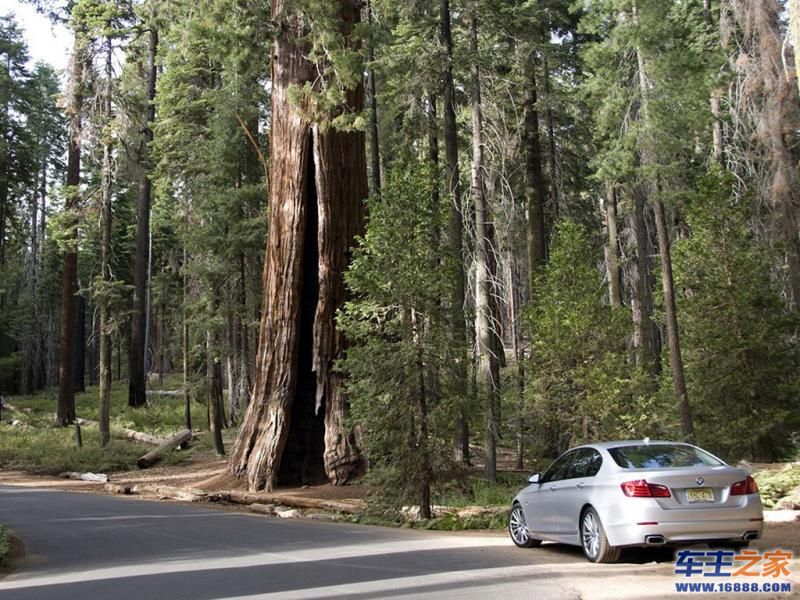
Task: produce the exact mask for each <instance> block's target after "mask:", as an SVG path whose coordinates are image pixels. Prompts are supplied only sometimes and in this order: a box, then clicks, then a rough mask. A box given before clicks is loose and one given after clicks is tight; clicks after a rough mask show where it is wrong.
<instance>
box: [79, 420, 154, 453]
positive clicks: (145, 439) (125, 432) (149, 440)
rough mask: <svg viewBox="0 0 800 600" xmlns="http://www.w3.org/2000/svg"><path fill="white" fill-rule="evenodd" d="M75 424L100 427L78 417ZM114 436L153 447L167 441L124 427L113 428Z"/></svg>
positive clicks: (95, 422)
mask: <svg viewBox="0 0 800 600" xmlns="http://www.w3.org/2000/svg"><path fill="white" fill-rule="evenodd" d="M75 422H76V423H77V424H78V425H81V426H86V425H98V426H99V425H100V424H99V423H98V422H97V421H92V420H90V419H81V418H80V417H79V418H77V419H75ZM114 434H116V435H119V436H121V437H124V438H125V439H128V440H133V441H134V442H142V443H143V444H152V445H153V446H160V445H161V444H164V443H165V442H166V441H167V438H163V437H159V436H157V435H151V434H149V433H144V432H142V431H134V430H133V429H126V428H125V427H114Z"/></svg>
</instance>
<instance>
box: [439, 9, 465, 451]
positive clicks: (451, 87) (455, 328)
mask: <svg viewBox="0 0 800 600" xmlns="http://www.w3.org/2000/svg"><path fill="white" fill-rule="evenodd" d="M439 38H440V42H441V44H442V47H443V48H444V51H445V55H444V61H445V62H444V68H443V70H442V79H443V88H444V89H443V103H444V151H445V160H446V163H447V164H446V171H445V172H446V176H447V192H448V195H449V204H450V210H449V213H448V219H447V245H448V246H449V249H450V257H451V260H452V261H453V266H454V272H455V277H454V278H453V287H452V295H451V298H450V310H451V311H452V316H451V326H450V327H451V336H452V344H453V348H455V349H456V350H455V352H456V358H455V360H454V361H453V365H452V369H451V373H450V377H451V387H452V389H453V390H458V392H456V393H457V395H458V396H459V397H461V398H462V403H461V406H460V407H459V414H458V418H457V421H456V427H455V432H454V434H455V435H454V448H453V450H454V456H455V460H456V462H459V463H462V464H467V463H469V422H468V418H467V409H466V404H467V395H466V383H467V358H466V348H467V326H466V321H465V319H464V293H465V292H464V288H465V276H464V249H463V242H462V232H463V229H464V217H463V215H462V212H461V179H460V175H459V172H458V130H457V128H456V105H455V102H456V100H455V84H454V83H453V35H452V31H451V27H450V0H440V2H439Z"/></svg>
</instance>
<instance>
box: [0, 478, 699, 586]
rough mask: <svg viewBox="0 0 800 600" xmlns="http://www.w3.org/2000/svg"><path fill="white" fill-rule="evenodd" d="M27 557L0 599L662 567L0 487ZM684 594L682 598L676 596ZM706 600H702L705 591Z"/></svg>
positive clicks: (618, 572)
mask: <svg viewBox="0 0 800 600" xmlns="http://www.w3.org/2000/svg"><path fill="white" fill-rule="evenodd" d="M0 523H4V524H6V525H7V526H8V527H10V528H11V529H12V530H13V531H14V532H15V533H16V534H17V535H18V536H19V537H20V538H22V540H23V541H24V543H25V546H26V551H27V554H26V557H25V558H24V559H23V560H22V561H21V563H20V564H19V565H18V567H17V568H16V570H15V571H13V572H12V573H11V574H9V575H8V576H6V577H5V578H2V579H0V600H25V599H30V600H50V599H52V600H71V599H76V600H161V599H164V600H182V599H186V600H212V599H219V598H248V599H250V598H268V599H273V598H275V599H281V600H291V599H295V598H302V599H305V598H356V599H373V598H415V599H416V598H458V599H459V600H469V599H472V598H536V599H537V600H540V599H541V600H547V599H549V598H558V599H561V598H573V599H577V598H614V599H621V598H648V597H650V598H663V597H665V596H669V595H670V591H674V588H673V583H672V582H673V575H672V570H671V568H670V565H669V564H668V563H666V562H662V563H651V564H643V563H645V562H649V561H651V560H652V558H651V557H649V556H646V557H645V558H644V559H643V560H642V559H637V558H634V560H633V561H625V560H624V559H623V563H622V564H617V565H592V564H589V563H587V562H586V560H585V559H584V558H583V555H582V554H581V552H580V550H579V549H577V548H572V547H567V546H558V545H548V544H545V545H544V546H543V547H542V548H537V549H532V550H521V549H517V548H516V547H514V546H513V545H512V544H511V542H510V540H509V539H508V537H507V536H497V535H494V536H492V535H476V534H458V533H434V532H427V531H412V530H405V529H388V528H380V527H364V526H357V525H349V524H341V523H330V522H323V521H311V520H305V519H297V520H295V519H278V518H272V517H264V516H256V515H250V514H245V513H238V512H232V511H224V510H219V509H213V508H208V507H204V506H197V505H185V504H175V503H167V502H153V501H141V500H135V499H132V498H125V497H112V496H102V495H94V494H87V493H74V492H62V491H49V490H42V489H31V488H24V487H12V486H0ZM683 595H684V596H685V594H683ZM705 597H708V595H706V596H705Z"/></svg>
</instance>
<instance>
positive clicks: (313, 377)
mask: <svg viewBox="0 0 800 600" xmlns="http://www.w3.org/2000/svg"><path fill="white" fill-rule="evenodd" d="M340 6H341V17H342V20H341V31H342V33H343V34H344V36H345V39H347V37H348V36H349V35H350V33H351V32H352V29H353V26H354V24H355V23H356V21H357V19H358V17H359V11H358V8H357V3H356V2H355V1H354V0H340ZM272 18H273V19H274V20H275V21H277V22H280V23H282V27H281V33H280V35H279V36H278V38H277V40H276V42H275V46H274V51H273V56H272V86H273V87H272V131H271V137H270V170H269V174H270V194H269V201H270V214H269V223H270V232H269V239H268V242H267V251H266V262H265V265H264V304H263V313H262V319H261V331H260V340H259V349H258V355H257V358H256V381H255V387H254V391H253V399H252V401H251V403H250V405H249V406H248V409H247V413H246V414H245V417H244V421H243V423H242V427H241V429H240V432H239V436H238V437H237V439H236V442H235V445H234V448H233V452H232V454H231V460H230V462H229V470H230V472H231V473H232V474H234V475H236V476H237V477H240V478H246V479H247V482H248V487H249V488H250V489H251V490H259V489H264V488H266V489H272V488H273V487H274V486H275V485H276V484H277V483H278V482H279V481H284V480H300V481H309V480H312V479H314V478H316V477H318V476H319V475H321V474H323V473H324V476H325V477H326V478H327V479H328V480H329V481H330V482H332V483H334V484H343V483H345V482H347V481H348V480H349V479H350V478H351V477H353V476H354V475H355V474H357V473H359V472H360V471H361V470H362V468H363V461H362V459H361V456H360V454H359V451H358V448H357V447H356V444H355V438H354V435H353V434H352V432H350V431H349V430H347V428H346V427H345V426H344V423H343V420H344V417H345V414H346V410H347V407H346V402H345V398H344V394H343V380H342V375H341V374H340V373H338V372H336V371H335V370H334V369H333V365H334V362H335V361H336V360H337V359H338V358H340V357H341V355H342V352H343V350H344V346H345V342H344V339H343V338H342V336H341V334H340V333H339V332H338V331H337V330H336V327H335V323H334V316H335V313H336V310H337V309H338V308H339V307H340V306H341V305H342V303H343V301H344V299H345V286H344V280H343V274H344V270H345V268H346V267H347V261H348V257H349V249H350V247H351V246H352V245H353V243H354V238H355V236H356V234H358V233H361V232H362V231H363V227H364V203H363V201H364V199H365V198H366V196H367V169H366V156H365V140H364V135H363V133H360V132H340V131H336V130H334V129H332V128H328V129H325V128H321V127H320V126H318V125H314V124H312V123H311V122H309V121H308V120H306V119H305V118H304V117H303V114H304V113H305V109H307V108H308V107H306V106H296V105H294V104H292V103H291V102H290V101H289V99H288V97H287V92H288V90H289V89H290V87H291V86H293V85H298V86H302V85H303V84H304V83H307V82H314V81H315V80H316V79H317V66H316V65H312V64H311V63H310V62H309V61H308V60H307V59H306V50H307V49H306V48H304V47H303V42H302V41H301V38H302V36H303V35H304V33H305V32H306V27H307V26H308V25H309V24H308V23H304V22H303V21H302V20H301V19H300V18H299V17H297V16H296V15H291V14H284V1H283V0H273V2H272ZM363 102H364V90H363V87H362V86H360V85H359V86H358V88H357V89H355V90H351V91H350V92H349V93H348V94H347V104H348V106H347V108H348V109H355V110H361V108H362V107H363Z"/></svg>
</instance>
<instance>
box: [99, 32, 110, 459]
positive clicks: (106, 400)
mask: <svg viewBox="0 0 800 600" xmlns="http://www.w3.org/2000/svg"><path fill="white" fill-rule="evenodd" d="M106 44H107V48H106V73H105V75H106V81H105V85H106V89H105V98H104V102H103V104H104V106H103V109H104V112H105V115H104V116H105V120H106V123H105V129H106V131H104V132H103V175H102V190H101V197H102V200H101V202H102V205H101V209H100V277H101V278H102V281H103V287H104V289H103V290H102V292H103V294H104V295H101V297H100V298H99V300H100V446H102V447H105V446H107V445H108V443H109V441H111V423H110V414H111V331H110V330H111V319H110V315H109V302H110V298H109V297H108V292H109V289H108V288H109V285H110V284H111V132H110V131H108V129H109V128H110V127H111V77H112V75H113V72H112V66H111V58H112V51H111V40H110V39H108V40H106Z"/></svg>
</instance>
